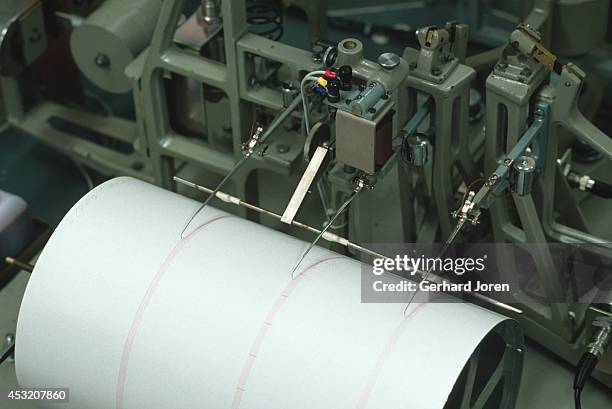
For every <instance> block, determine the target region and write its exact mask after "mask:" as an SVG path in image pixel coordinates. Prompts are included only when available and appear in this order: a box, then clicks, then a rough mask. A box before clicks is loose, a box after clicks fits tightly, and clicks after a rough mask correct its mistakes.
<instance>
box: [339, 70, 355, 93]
mask: <svg viewBox="0 0 612 409" xmlns="http://www.w3.org/2000/svg"><path fill="white" fill-rule="evenodd" d="M338 77H340V87H341V88H342V91H349V90H350V89H351V84H352V82H353V69H352V68H351V66H350V65H343V66H342V67H340V69H339V70H338Z"/></svg>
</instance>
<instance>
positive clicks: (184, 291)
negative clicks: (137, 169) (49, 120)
mask: <svg viewBox="0 0 612 409" xmlns="http://www.w3.org/2000/svg"><path fill="white" fill-rule="evenodd" d="M197 207H199V203H197V202H194V201H192V200H190V199H187V198H184V197H181V196H179V195H177V194H175V193H172V192H168V191H165V190H163V189H160V188H158V187H154V186H152V185H149V184H146V183H144V182H141V181H137V180H135V179H131V178H118V179H114V180H112V181H110V182H107V183H105V184H103V185H101V186H99V187H97V188H96V189H94V190H93V191H91V192H89V193H88V194H87V195H86V196H85V197H84V198H83V199H81V200H80V201H79V202H78V203H77V204H76V205H75V206H74V207H73V208H72V209H71V210H70V212H69V213H68V214H67V215H66V217H65V218H64V220H63V221H62V222H61V224H60V225H59V226H58V228H57V229H56V230H55V232H54V234H53V237H51V239H50V240H49V242H48V244H47V246H46V247H45V249H44V250H43V252H42V254H41V256H40V258H39V259H38V261H37V263H36V267H35V269H34V272H33V274H32V277H31V279H30V281H29V283H28V288H27V290H26V293H25V296H24V299H23V302H22V305H21V311H20V314H19V321H18V325H17V334H16V339H17V344H16V371H17V377H18V380H19V383H20V385H21V387H36V388H41V387H49V388H50V387H60V388H61V387H63V388H70V402H69V403H64V404H61V405H56V404H53V406H52V407H53V408H56V409H57V408H73V409H76V408H78V409H108V408H114V409H142V408H146V409H162V408H163V409H168V408H210V409H216V408H231V409H238V408H242V409H255V408H259V409H261V408H266V409H286V408H291V409H315V408H316V409H318V408H334V409H355V408H358V409H359V408H361V409H365V408H376V409H397V408H418V409H442V408H445V409H451V408H457V407H459V406H460V403H459V402H460V401H461V400H462V399H463V394H464V393H470V394H473V395H474V396H473V398H472V397H471V396H468V397H467V401H470V400H471V401H477V400H478V397H479V396H480V395H479V394H481V395H482V396H483V397H482V398H481V401H483V402H484V401H487V400H492V401H491V402H489V403H487V404H485V405H484V406H478V407H491V408H493V407H494V408H501V409H512V408H513V407H514V398H515V396H516V392H517V387H518V384H517V382H518V380H519V377H520V362H521V353H520V350H519V348H521V342H522V340H521V336H520V332H519V331H518V330H517V324H516V323H515V322H514V321H511V320H509V319H507V318H505V317H503V316H500V315H497V314H494V313H492V312H489V311H487V310H485V309H482V308H480V307H477V306H474V305H471V304H467V303H461V302H459V301H458V300H455V301H456V302H454V303H452V304H451V303H434V302H429V303H423V304H418V303H415V304H412V305H411V307H410V308H409V309H408V311H407V313H406V315H404V305H402V304H385V303H376V304H368V303H362V302H361V273H362V264H360V263H359V262H357V261H355V260H352V259H350V258H348V257H346V256H342V255H340V254H337V253H334V252H331V251H329V250H326V249H323V248H320V247H315V248H314V249H313V250H312V251H311V252H310V253H309V255H308V256H307V257H306V259H305V260H304V261H303V263H302V265H301V267H300V268H299V269H298V270H297V271H296V274H295V277H294V278H292V276H291V270H292V267H293V265H294V264H295V262H296V260H297V259H298V258H299V256H300V254H301V253H302V252H303V250H304V248H305V246H306V245H307V243H304V242H303V241H300V240H297V239H295V238H292V237H290V236H287V235H286V234H283V233H280V232H277V231H274V230H271V229H269V228H266V227H264V226H261V225H258V224H255V223H252V222H249V221H246V220H244V219H241V218H238V217H236V216H232V215H230V214H228V213H224V212H222V211H219V210H216V209H214V208H212V207H210V206H209V207H206V208H205V209H204V210H203V211H202V212H200V213H199V214H198V215H197V217H196V218H195V219H194V220H193V222H192V223H191V224H190V226H189V228H188V229H187V231H186V235H185V236H183V239H181V231H182V230H183V227H184V223H185V221H186V220H187V219H188V218H189V216H190V215H192V214H193V212H194V210H195V209H196V208H197ZM475 350H477V351H476V353H475ZM479 359H481V360H482V362H484V363H485V364H483V365H482V366H481V363H482V362H481V361H480V360H479ZM462 371H463V373H464V374H467V373H479V374H480V376H477V377H476V382H480V383H479V384H478V385H474V387H473V388H472V387H471V386H472V385H471V384H470V385H465V384H463V383H462V382H465V379H470V382H474V378H473V377H472V378H470V377H469V376H461V373H462ZM473 371H476V372H473ZM458 379H461V380H462V381H460V382H457V380H458ZM487 382H488V383H490V384H489V385H488V387H484V385H483V384H482V383H485V384H486V383H487ZM466 391H467V392H466ZM483 391H488V392H483ZM491 391H495V392H494V393H492V394H491ZM485 393H488V394H490V397H489V398H487V396H485V395H484V394H485ZM483 404H484V403H483Z"/></svg>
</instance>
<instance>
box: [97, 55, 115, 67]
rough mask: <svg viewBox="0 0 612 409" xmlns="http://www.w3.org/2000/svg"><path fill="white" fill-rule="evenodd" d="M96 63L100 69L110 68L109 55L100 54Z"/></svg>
mask: <svg viewBox="0 0 612 409" xmlns="http://www.w3.org/2000/svg"><path fill="white" fill-rule="evenodd" d="M94 63H95V64H96V65H97V66H98V67H100V68H108V67H110V63H111V61H110V58H108V55H106V54H102V53H99V54H97V55H96V56H95V57H94Z"/></svg>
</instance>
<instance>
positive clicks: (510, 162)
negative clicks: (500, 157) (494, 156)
mask: <svg viewBox="0 0 612 409" xmlns="http://www.w3.org/2000/svg"><path fill="white" fill-rule="evenodd" d="M511 164H512V159H510V158H506V159H504V165H506V166H510V165H511Z"/></svg>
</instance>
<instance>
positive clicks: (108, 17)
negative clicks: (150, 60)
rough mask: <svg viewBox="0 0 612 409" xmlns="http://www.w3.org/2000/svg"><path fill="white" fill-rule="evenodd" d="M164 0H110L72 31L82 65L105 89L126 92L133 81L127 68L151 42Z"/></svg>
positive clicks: (72, 44)
mask: <svg viewBox="0 0 612 409" xmlns="http://www.w3.org/2000/svg"><path fill="white" fill-rule="evenodd" d="M161 4H162V2H161V0H130V1H125V0H107V1H105V2H104V3H103V4H102V5H101V6H100V8H98V9H97V10H96V11H94V12H93V13H92V14H91V15H90V16H89V17H88V18H87V19H86V20H85V21H84V22H83V24H81V25H80V26H79V27H78V28H76V29H75V30H74V32H73V33H72V37H71V39H70V48H71V50H72V55H73V57H74V60H75V61H76V63H77V65H78V66H79V69H80V70H81V71H82V72H83V74H84V75H85V76H86V77H87V78H88V79H89V80H90V81H91V82H93V83H94V84H95V85H97V86H98V87H100V88H102V89H103V90H105V91H108V92H113V93H123V92H127V91H129V90H130V89H131V87H132V84H131V82H130V80H129V78H128V77H127V76H126V75H125V73H124V71H125V68H126V67H127V65H128V64H129V63H130V62H132V61H133V60H134V58H136V57H137V56H138V55H139V54H140V53H141V52H142V51H144V49H145V48H146V47H148V46H149V43H150V41H151V37H152V35H153V31H154V29H155V24H156V23H157V17H158V15H159V11H160V8H161Z"/></svg>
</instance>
